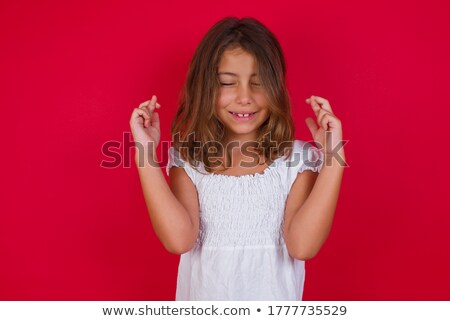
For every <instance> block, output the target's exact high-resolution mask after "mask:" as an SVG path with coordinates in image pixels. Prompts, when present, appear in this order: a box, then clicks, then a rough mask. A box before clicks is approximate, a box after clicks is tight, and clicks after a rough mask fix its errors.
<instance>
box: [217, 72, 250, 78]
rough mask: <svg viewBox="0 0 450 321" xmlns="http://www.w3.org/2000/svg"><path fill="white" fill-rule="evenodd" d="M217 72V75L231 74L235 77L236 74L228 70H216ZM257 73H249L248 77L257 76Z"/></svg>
mask: <svg viewBox="0 0 450 321" xmlns="http://www.w3.org/2000/svg"><path fill="white" fill-rule="evenodd" d="M217 74H218V75H231V76H235V77H237V76H238V75H237V74H235V73H232V72H228V71H223V72H218V73H217ZM257 75H258V74H256V73H253V74H251V75H250V77H253V76H257Z"/></svg>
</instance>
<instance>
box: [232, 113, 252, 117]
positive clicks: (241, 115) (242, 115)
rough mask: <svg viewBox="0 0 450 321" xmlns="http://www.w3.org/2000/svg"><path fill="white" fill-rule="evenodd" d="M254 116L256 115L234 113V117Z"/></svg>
mask: <svg viewBox="0 0 450 321" xmlns="http://www.w3.org/2000/svg"><path fill="white" fill-rule="evenodd" d="M253 114H254V113H251V114H237V113H233V115H237V116H239V117H248V116H250V115H253Z"/></svg>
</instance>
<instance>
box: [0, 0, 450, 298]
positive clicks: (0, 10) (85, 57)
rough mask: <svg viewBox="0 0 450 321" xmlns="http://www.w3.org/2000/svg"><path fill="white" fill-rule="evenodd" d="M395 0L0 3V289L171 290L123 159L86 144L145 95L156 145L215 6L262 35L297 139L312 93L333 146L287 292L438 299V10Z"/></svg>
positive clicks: (445, 205) (443, 266)
mask: <svg viewBox="0 0 450 321" xmlns="http://www.w3.org/2000/svg"><path fill="white" fill-rule="evenodd" d="M398 3H399V2H394V1H374V2H373V3H369V2H367V1H364V2H361V1H347V2H342V1H338V2H336V1H320V3H313V1H282V2H277V3H276V5H275V4H274V2H273V1H261V0H258V1H247V2H243V1H234V0H230V1H227V2H226V3H222V4H221V5H220V7H219V4H218V3H216V2H213V1H198V2H197V3H196V4H195V5H193V4H192V3H191V2H190V1H178V2H177V3H175V4H174V2H173V1H166V2H164V1H157V2H156V1H141V2H127V1H123V2H120V1H114V2H111V1H96V2H92V1H82V3H80V2H76V3H75V2H74V3H73V4H67V3H66V2H61V1H38V2H37V1H23V0H22V1H20V0H15V1H11V0H8V1H2V2H1V3H0V43H1V50H0V71H1V76H0V79H1V84H0V95H1V97H0V98H1V100H0V101H1V111H2V114H3V115H2V117H1V126H0V127H1V131H2V134H3V137H4V140H3V146H2V157H1V160H2V166H1V171H2V173H1V177H2V193H1V197H2V200H1V207H2V209H1V212H0V260H1V262H0V300H172V299H174V296H175V285H176V273H177V264H178V256H176V255H172V254H170V253H168V252H166V251H165V250H164V249H163V247H162V245H161V244H160V242H159V241H158V239H157V238H156V236H155V234H154V232H153V230H152V226H151V223H150V219H149V216H148V214H147V212H146V208H145V203H144V198H143V195H142V192H141V189H140V184H139V178H138V174H137V170H136V167H135V165H134V163H133V158H132V157H130V158H129V160H131V166H127V164H124V163H123V164H122V165H121V166H119V167H116V168H105V167H101V166H100V164H101V162H102V160H110V158H106V157H105V156H103V155H102V151H101V148H102V145H103V144H104V143H105V142H108V141H117V142H122V143H123V140H122V137H123V134H124V133H129V132H130V128H129V118H130V115H131V111H132V109H133V108H134V107H137V106H138V104H139V103H140V102H143V101H145V100H147V99H149V98H150V97H151V95H152V94H156V95H157V96H158V100H159V102H160V103H161V105H162V108H161V113H160V115H161V119H162V131H163V135H162V139H163V140H169V139H170V133H169V130H170V122H171V120H172V118H173V116H174V115H175V111H176V109H175V108H176V102H177V98H178V94H179V91H180V89H181V86H182V83H183V81H184V77H185V74H186V70H187V66H188V63H189V59H190V58H191V56H192V54H193V52H194V49H195V47H196V45H197V44H198V42H199V41H200V39H201V37H202V36H203V35H204V33H205V32H206V31H207V30H208V28H209V27H211V26H212V25H213V24H214V23H215V22H216V21H217V20H219V19H220V18H223V17H225V16H228V15H235V16H238V17H243V16H246V15H249V16H253V17H255V18H257V19H259V20H260V21H262V22H263V23H265V24H266V25H267V26H268V27H269V28H270V29H271V30H272V31H273V32H274V33H275V34H276V35H277V37H278V38H279V40H280V42H281V44H282V46H283V48H284V51H285V54H286V59H287V64H288V85H289V89H290V94H291V97H292V100H293V106H294V111H293V115H294V117H295V123H296V125H297V133H296V136H297V137H296V138H297V139H303V140H308V141H309V140H311V139H312V138H311V134H310V133H309V131H308V129H307V127H306V124H305V123H304V119H305V118H306V117H308V116H313V113H312V110H310V109H309V107H308V105H306V104H305V103H304V100H305V98H307V97H309V96H311V95H318V96H322V97H325V98H327V99H328V100H329V101H330V102H331V105H332V108H333V110H334V112H335V114H336V115H337V116H338V117H339V118H340V119H341V120H342V123H343V134H344V139H347V140H349V143H348V144H347V145H346V156H347V161H348V164H349V166H350V167H349V168H347V169H346V171H345V173H344V179H343V185H342V189H341V194H340V200H339V204H338V207H337V210H336V215H335V222H334V225H333V229H332V231H331V234H330V236H329V238H328V240H327V242H326V244H325V245H324V246H323V248H322V250H321V252H320V253H319V254H318V255H317V256H316V257H315V258H314V259H312V260H310V261H308V262H307V263H306V264H307V265H306V269H307V272H306V273H307V279H306V283H305V292H304V299H305V300H450V276H449V273H448V271H450V257H449V254H448V248H449V244H450V242H449V241H450V237H449V231H450V208H449V207H450V206H449V202H448V200H449V192H448V191H449V188H448V184H449V181H450V175H449V166H448V165H447V164H446V162H447V161H448V160H449V159H450V158H449V156H450V155H449V154H450V148H449V146H448V140H449V138H450V137H449V132H448V129H449V119H450V117H449V116H450V95H449V90H448V88H450V87H449V84H450V81H449V78H450V76H449V75H450V70H449V69H450V68H449V67H450V62H449V58H448V57H450V48H449V47H450V41H449V32H448V31H449V28H448V20H449V18H450V17H449V15H450V10H449V4H448V2H446V1H404V4H398ZM122 147H123V146H122ZM119 151H120V154H121V155H125V152H123V148H120V149H119ZM128 152H134V150H133V149H129V150H128ZM160 152H161V153H163V154H164V157H165V156H166V155H165V152H166V151H161V150H160ZM161 155H162V154H161Z"/></svg>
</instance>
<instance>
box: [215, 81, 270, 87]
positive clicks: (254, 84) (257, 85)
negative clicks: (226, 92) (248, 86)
mask: <svg viewBox="0 0 450 321" xmlns="http://www.w3.org/2000/svg"><path fill="white" fill-rule="evenodd" d="M220 85H222V86H233V85H234V83H231V84H228V83H222V82H221V83H220ZM252 85H253V86H256V87H260V86H261V84H257V83H252Z"/></svg>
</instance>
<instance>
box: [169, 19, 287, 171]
mask: <svg viewBox="0 0 450 321" xmlns="http://www.w3.org/2000/svg"><path fill="white" fill-rule="evenodd" d="M237 48H240V49H243V50H244V51H246V52H247V53H249V54H251V55H252V56H253V57H254V59H255V61H256V65H257V70H258V74H259V75H260V79H261V85H262V87H263V88H264V92H265V94H266V96H267V100H268V102H269V118H268V119H267V120H266V121H265V122H264V123H263V124H262V125H261V127H260V128H259V131H258V132H259V134H258V138H257V141H256V142H255V143H256V144H255V145H254V146H253V147H254V151H255V152H256V153H257V155H259V156H261V155H264V156H265V159H266V163H269V162H270V160H273V159H275V158H277V157H280V156H285V157H289V156H290V154H291V151H292V140H293V137H294V132H295V127H294V123H293V120H292V116H291V102H290V97H289V93H288V91H287V88H286V64H285V59H284V55H283V51H282V49H281V46H280V44H279V42H278V40H277V38H276V37H275V35H274V34H273V33H272V32H271V31H270V30H269V29H268V28H267V27H265V26H264V25H263V24H262V23H261V22H259V21H258V20H256V19H254V18H251V17H244V18H242V19H239V18H236V17H226V18H223V19H222V20H220V21H218V22H217V23H216V24H214V25H213V26H212V27H211V29H209V31H208V32H207V33H206V35H205V36H204V37H203V39H202V40H201V41H200V44H199V45H198V46H197V48H196V50H195V52H194V55H193V57H192V60H191V62H190V65H189V69H188V72H187V77H186V81H185V83H184V86H183V89H182V91H181V93H180V96H179V107H178V111H177V113H176V115H175V118H174V120H173V122H172V125H171V133H172V141H173V146H174V148H175V149H177V150H178V151H179V153H180V156H181V157H182V158H183V159H184V160H186V161H188V162H189V163H190V164H191V165H193V166H194V167H196V166H198V161H201V162H203V164H204V166H205V170H206V171H207V172H209V173H211V172H213V169H215V168H217V167H218V166H217V161H216V162H214V161H211V158H213V159H214V158H215V159H217V158H218V157H220V156H221V155H223V152H224V151H223V146H222V144H221V142H222V139H223V137H224V130H225V129H224V126H223V124H222V122H221V121H220V120H219V118H218V117H217V115H216V111H215V105H216V102H217V94H218V91H219V89H220V82H219V78H218V75H217V72H218V66H219V62H220V59H221V57H222V55H223V53H224V51H225V50H232V49H237ZM226 155H227V156H226V157H225V160H226V163H227V164H229V163H230V161H231V155H230V151H229V150H228V149H227V150H226Z"/></svg>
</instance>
